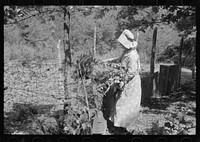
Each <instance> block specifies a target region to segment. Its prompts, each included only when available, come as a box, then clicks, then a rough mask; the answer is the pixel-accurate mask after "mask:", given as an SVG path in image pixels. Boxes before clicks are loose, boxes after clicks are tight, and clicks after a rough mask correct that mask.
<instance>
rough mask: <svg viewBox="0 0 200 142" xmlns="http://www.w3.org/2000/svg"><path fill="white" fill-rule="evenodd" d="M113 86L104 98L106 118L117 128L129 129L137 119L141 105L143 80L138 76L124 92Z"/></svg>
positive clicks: (129, 83) (127, 85)
mask: <svg viewBox="0 0 200 142" xmlns="http://www.w3.org/2000/svg"><path fill="white" fill-rule="evenodd" d="M116 88H117V87H115V86H113V87H112V88H111V89H110V90H109V91H108V92H107V94H106V96H105V97H104V98H103V106H104V111H103V113H104V118H105V119H107V120H110V121H111V122H113V124H114V126H116V127H124V128H127V127H128V126H129V125H130V124H131V123H132V122H133V121H134V119H135V118H136V117H137V115H138V113H139V110H140V103H141V79H140V76H139V75H136V76H135V77H134V78H133V79H132V80H131V81H129V82H128V83H127V84H126V85H125V86H124V88H123V90H121V91H120V90H118V89H116Z"/></svg>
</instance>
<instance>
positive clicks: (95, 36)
mask: <svg viewBox="0 0 200 142" xmlns="http://www.w3.org/2000/svg"><path fill="white" fill-rule="evenodd" d="M96 30H97V29H96V26H95V27H94V59H95V57H96V37H97V36H96Z"/></svg>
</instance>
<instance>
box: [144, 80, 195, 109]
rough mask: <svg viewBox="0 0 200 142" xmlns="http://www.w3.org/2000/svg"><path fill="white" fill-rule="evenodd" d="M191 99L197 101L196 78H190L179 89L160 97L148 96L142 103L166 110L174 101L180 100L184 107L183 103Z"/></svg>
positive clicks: (150, 107)
mask: <svg viewBox="0 0 200 142" xmlns="http://www.w3.org/2000/svg"><path fill="white" fill-rule="evenodd" d="M190 101H196V81H194V80H188V81H187V82H185V83H184V84H182V85H181V88H180V89H179V90H176V91H173V92H170V93H168V94H166V95H163V96H160V97H159V98H151V97H146V98H144V99H143V100H142V102H141V105H142V106H144V107H148V108H149V109H160V110H165V109H166V108H167V107H168V106H170V105H171V104H172V103H174V102H180V105H181V106H182V107H184V104H183V103H188V102H190ZM181 102H182V103H181Z"/></svg>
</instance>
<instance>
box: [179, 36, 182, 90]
mask: <svg viewBox="0 0 200 142" xmlns="http://www.w3.org/2000/svg"><path fill="white" fill-rule="evenodd" d="M182 49H183V36H182V37H181V43H180V49H179V73H178V74H179V76H178V86H180V85H181V68H182V61H181V58H182Z"/></svg>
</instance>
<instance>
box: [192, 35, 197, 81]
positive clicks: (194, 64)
mask: <svg viewBox="0 0 200 142" xmlns="http://www.w3.org/2000/svg"><path fill="white" fill-rule="evenodd" d="M194 40H195V39H193V40H192V41H193V67H192V79H194V77H195V66H196V60H195V56H196V54H195V53H196V45H195V41H194Z"/></svg>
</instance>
